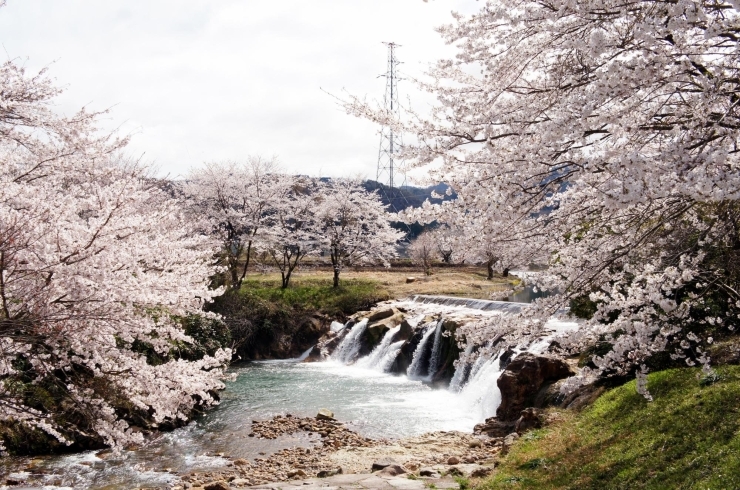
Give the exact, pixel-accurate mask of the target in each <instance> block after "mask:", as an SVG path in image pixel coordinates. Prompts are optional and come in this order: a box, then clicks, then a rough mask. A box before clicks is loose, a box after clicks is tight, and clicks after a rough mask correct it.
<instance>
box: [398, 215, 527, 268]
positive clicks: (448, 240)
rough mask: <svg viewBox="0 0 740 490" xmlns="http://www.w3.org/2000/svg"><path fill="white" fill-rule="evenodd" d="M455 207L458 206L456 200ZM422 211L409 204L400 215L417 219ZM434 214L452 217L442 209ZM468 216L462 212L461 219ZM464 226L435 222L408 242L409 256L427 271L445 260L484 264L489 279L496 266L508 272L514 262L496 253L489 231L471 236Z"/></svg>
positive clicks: (449, 262)
mask: <svg viewBox="0 0 740 490" xmlns="http://www.w3.org/2000/svg"><path fill="white" fill-rule="evenodd" d="M452 206H454V205H452V204H448V205H446V208H445V209H451V207H452ZM456 209H461V206H460V205H459V203H458V205H457V206H456ZM421 214H422V213H418V212H415V211H414V210H413V208H412V209H408V210H406V211H405V212H404V213H402V214H401V216H402V217H403V219H406V220H407V221H409V222H417V221H416V220H417V219H422V220H424V219H425V218H423V217H421V218H419V217H417V216H419V215H421ZM437 216H439V217H443V218H444V219H454V217H452V216H449V215H446V216H443V215H442V214H441V213H440V214H437ZM458 219H459V217H458ZM471 220H472V217H471V216H465V220H464V221H463V223H466V224H467V223H469V222H470V221H471ZM466 228H467V226H460V224H459V222H456V221H451V222H450V223H449V224H448V223H445V224H442V225H437V226H436V227H435V228H433V229H431V230H428V231H425V232H423V233H421V234H420V235H419V236H418V237H417V238H416V239H415V240H413V241H412V242H411V243H410V245H409V248H408V251H409V256H410V257H411V259H412V260H413V261H414V262H416V263H417V264H419V265H421V266H422V268H423V269H424V273H425V274H427V275H429V274H431V268H432V264H434V262H437V261H441V262H443V263H445V264H466V263H467V264H483V265H485V267H486V272H487V279H488V280H489V281H490V280H491V279H493V276H494V272H495V270H496V269H498V270H500V271H501V273H502V275H503V276H507V275H508V271H509V268H510V267H511V266H512V265H514V264H510V263H506V262H504V261H503V257H501V256H500V255H499V252H498V247H497V246H496V244H495V241H494V240H492V239H491V237H490V234H491V233H492V231H488V230H486V229H485V228H484V229H482V230H481V232H480V233H478V234H476V235H474V236H470V235H467V234H466V233H465V232H467V231H469V230H468V229H466ZM525 265H526V264H525Z"/></svg>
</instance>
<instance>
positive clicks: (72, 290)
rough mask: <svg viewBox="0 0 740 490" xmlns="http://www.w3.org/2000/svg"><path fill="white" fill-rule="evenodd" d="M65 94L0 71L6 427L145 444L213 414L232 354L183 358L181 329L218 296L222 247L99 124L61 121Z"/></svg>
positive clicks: (41, 81)
mask: <svg viewBox="0 0 740 490" xmlns="http://www.w3.org/2000/svg"><path fill="white" fill-rule="evenodd" d="M58 93H59V91H58V89H56V88H55V87H54V86H53V85H52V83H51V81H50V80H49V78H48V77H47V76H46V74H45V73H44V72H41V73H39V74H38V75H35V76H29V75H28V74H26V73H25V70H24V68H22V67H21V66H19V65H18V64H17V63H15V62H13V61H9V62H6V63H4V64H3V65H2V67H0V161H1V162H2V164H0V380H1V381H2V382H1V383H0V420H1V421H2V422H3V424H4V425H6V426H8V425H12V424H19V425H22V426H25V427H28V428H31V429H33V430H42V431H45V432H46V433H48V434H50V435H53V436H54V437H56V438H57V439H58V440H59V441H60V442H62V443H65V444H70V443H71V442H72V441H73V440H74V439H77V440H78V441H79V439H80V438H84V437H87V438H90V439H93V440H95V441H98V442H103V443H105V444H109V445H116V446H120V445H123V444H128V443H132V442H138V441H141V440H142V439H141V434H140V433H139V432H136V431H134V430H133V428H132V427H131V426H130V424H131V422H132V420H149V421H150V422H151V423H153V424H177V423H180V422H182V421H184V420H187V418H188V417H189V416H190V414H191V412H192V411H193V410H195V409H197V408H199V407H201V408H202V407H207V406H209V405H212V404H214V403H216V398H215V395H214V390H218V389H220V388H222V387H223V384H222V379H223V378H224V371H223V367H224V365H225V363H227V362H228V360H229V359H230V352H229V351H228V350H218V351H216V352H215V353H213V355H205V356H202V357H200V358H199V359H197V360H191V361H187V360H185V359H182V358H179V356H177V355H176V354H177V349H178V348H181V347H183V346H187V345H188V344H190V343H191V342H192V339H191V338H190V337H189V336H187V335H186V334H185V333H184V331H183V328H182V326H181V324H180V322H179V321H178V318H184V317H187V316H189V315H194V314H196V315H197V314H199V313H200V311H201V306H202V305H203V303H204V302H206V301H209V300H210V299H211V298H212V297H214V295H217V294H220V291H212V290H209V289H208V277H209V275H211V274H213V273H214V269H213V267H212V266H210V265H209V261H210V258H211V257H212V255H213V253H214V247H213V244H212V242H211V241H210V239H209V238H208V237H205V236H203V235H201V234H199V233H197V232H196V231H195V230H193V229H192V227H191V226H190V225H189V223H188V222H187V221H186V220H185V219H184V217H183V214H182V212H181V209H180V207H179V205H178V203H177V202H176V201H175V200H173V199H172V198H171V197H170V196H169V195H168V194H167V193H165V192H164V191H163V190H161V189H160V186H159V184H158V182H157V181H156V180H155V179H151V178H150V177H149V175H148V174H147V172H146V169H145V168H143V167H142V166H140V165H138V164H135V163H126V162H125V161H120V160H119V159H118V158H117V157H116V155H117V154H118V153H119V152H120V151H121V149H122V148H123V147H124V146H125V144H126V140H125V139H116V138H115V137H112V136H109V135H100V134H99V133H98V132H97V130H96V126H95V121H96V116H97V115H96V114H93V113H89V112H86V111H84V110H83V111H80V112H79V113H77V114H75V115H73V116H72V117H62V116H58V115H56V114H55V113H54V112H53V111H52V110H51V108H50V104H51V103H52V100H53V98H54V97H55V96H56V95H57V94H58ZM145 351H150V352H152V353H153V354H155V355H156V357H157V359H158V362H156V363H154V362H150V361H149V359H148V357H147V355H146V353H145ZM44 392H45V393H49V394H52V395H51V396H50V397H49V398H43V397H42V398H39V397H38V396H37V395H39V394H40V393H44ZM39 400H47V401H43V402H41V401H39ZM83 436H84V437H83Z"/></svg>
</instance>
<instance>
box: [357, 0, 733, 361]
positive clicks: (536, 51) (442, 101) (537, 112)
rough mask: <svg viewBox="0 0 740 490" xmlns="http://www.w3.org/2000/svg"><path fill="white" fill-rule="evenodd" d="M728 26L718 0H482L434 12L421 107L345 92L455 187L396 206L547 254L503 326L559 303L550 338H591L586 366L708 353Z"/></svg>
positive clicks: (725, 234)
mask: <svg viewBox="0 0 740 490" xmlns="http://www.w3.org/2000/svg"><path fill="white" fill-rule="evenodd" d="M739 31H740V15H739V14H738V10H737V4H736V3H735V2H726V1H723V0H712V1H708V2H697V1H693V0H671V1H646V0H628V1H621V0H620V1H617V0H553V1H545V2H541V1H534V0H496V1H488V2H486V3H485V5H484V6H483V7H482V8H481V10H480V11H479V12H478V13H477V14H475V15H472V16H470V17H462V16H460V17H457V18H456V20H455V23H454V24H452V25H449V26H445V27H443V28H442V29H441V33H442V34H443V36H444V37H445V38H446V40H447V41H448V42H449V43H451V44H454V45H455V46H457V48H458V54H457V56H456V57H455V58H454V59H450V60H443V61H440V62H439V63H438V64H437V65H436V67H435V68H433V70H432V72H431V77H430V80H431V81H430V82H428V83H423V84H422V85H423V87H422V88H424V89H426V90H428V91H431V92H433V93H436V94H437V96H438V99H439V104H438V106H437V107H435V109H434V110H433V111H432V112H431V115H430V116H422V115H415V114H413V113H412V117H411V121H410V122H408V123H405V124H404V123H402V122H400V121H397V120H393V119H392V118H391V115H389V114H388V113H386V112H384V111H379V110H376V109H375V108H373V107H370V106H368V105H367V104H365V103H363V101H362V100H359V99H354V100H350V101H348V103H347V109H348V110H349V111H350V112H353V113H355V114H358V115H361V116H363V117H369V118H371V119H373V120H375V121H377V122H380V123H383V124H392V125H395V127H397V128H399V129H404V130H406V131H407V132H409V133H410V134H414V135H418V144H416V145H413V146H410V147H408V148H407V152H406V156H407V157H408V159H409V161H410V162H411V163H412V164H413V165H416V166H418V167H426V166H431V167H430V168H431V170H430V171H431V172H432V173H433V174H434V175H437V176H438V178H440V179H444V180H445V181H446V182H449V183H450V184H451V185H452V186H453V187H454V188H455V190H456V191H457V192H458V200H457V201H455V202H450V203H444V204H442V205H437V206H431V205H429V206H425V207H423V208H421V209H418V210H414V211H413V213H412V217H413V218H416V219H419V220H421V221H426V222H431V221H434V220H436V221H439V222H443V223H448V224H454V226H455V227H456V228H457V229H458V232H459V233H461V234H464V235H465V236H466V237H468V238H470V239H478V238H480V239H481V240H482V242H484V243H486V244H487V245H486V246H488V247H490V248H491V249H492V250H495V254H494V255H493V256H494V257H495V258H496V260H499V261H501V262H502V263H504V264H526V263H531V262H536V263H543V264H549V269H548V270H547V272H545V273H543V274H541V275H539V276H538V277H537V279H536V281H537V282H538V283H539V286H540V287H542V288H545V289H549V290H551V291H558V292H559V293H558V294H556V295H554V296H551V297H550V298H548V299H543V300H540V302H539V304H538V305H537V306H536V307H535V310H533V311H529V312H528V313H527V315H532V314H536V316H535V317H531V316H528V317H527V318H526V319H521V318H520V319H516V320H513V321H512V323H511V325H509V326H507V327H506V328H510V329H511V331H512V332H525V331H526V332H535V331H536V326H537V325H542V323H543V320H544V319H545V318H546V317H547V316H548V315H550V314H551V313H553V312H554V311H557V310H558V309H559V308H562V307H563V306H572V307H573V311H577V312H578V313H579V314H581V315H582V316H583V317H584V318H586V324H585V326H584V328H583V329H582V330H581V334H579V335H577V336H576V335H573V336H570V337H569V338H567V339H562V342H561V345H563V346H567V347H570V348H573V349H579V348H582V347H583V346H584V345H586V344H588V343H593V342H597V341H602V342H605V343H606V344H605V345H608V346H609V349H608V353H606V354H604V355H602V356H596V357H594V359H593V361H594V363H595V365H596V366H597V368H598V370H599V371H600V372H602V373H617V374H619V373H626V372H634V370H635V369H636V367H639V366H641V365H642V364H643V363H646V362H648V361H649V360H650V359H651V358H653V356H654V355H655V354H656V353H661V352H666V353H667V354H670V355H671V356H672V357H673V358H674V359H685V360H686V362H687V363H689V364H694V363H696V362H701V363H703V364H705V365H708V362H709V358H708V356H707V355H706V350H707V345H708V343H710V342H712V339H713V338H715V337H717V336H719V335H722V334H723V333H729V332H732V331H734V330H735V329H736V328H737V327H738V326H739V324H740V268H739V266H738V264H740V255H739V254H740V204H739V201H738V199H739V198H740V160H739V159H738V136H739V135H740V106H739V104H738V100H740V81H739V80H740V78H739V75H740V44H739V43H740V38H739V37H738V32H739ZM403 126H405V127H403ZM402 127H403V128H402ZM522 327H523V328H522ZM492 328H494V327H487V328H484V327H483V326H480V327H478V328H477V329H476V330H474V331H470V332H468V333H467V334H466V335H467V336H468V337H469V338H475V337H478V338H480V339H481V340H483V339H485V338H488V337H490V335H492V334H493V332H492V330H491V329H492ZM644 370H645V369H644V368H643V367H639V369H637V371H638V373H644ZM640 375H642V374H640Z"/></svg>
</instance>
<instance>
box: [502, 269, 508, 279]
mask: <svg viewBox="0 0 740 490" xmlns="http://www.w3.org/2000/svg"><path fill="white" fill-rule="evenodd" d="M501 275H502V276H504V277H509V268H508V267H507V268H505V269H504V272H503V273H502V274H501Z"/></svg>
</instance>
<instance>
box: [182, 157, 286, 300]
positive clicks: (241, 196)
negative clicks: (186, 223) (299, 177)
mask: <svg viewBox="0 0 740 490" xmlns="http://www.w3.org/2000/svg"><path fill="white" fill-rule="evenodd" d="M291 184H292V178H290V177H288V176H286V175H284V174H282V173H281V171H280V167H279V165H278V163H277V160H276V159H275V158H272V159H264V158H261V157H250V158H248V159H247V160H246V161H245V162H240V163H238V162H225V163H206V164H205V165H203V166H202V167H199V168H196V169H194V170H193V171H192V172H191V173H190V175H189V176H188V179H187V182H185V183H184V185H183V191H184V193H185V195H186V196H187V199H188V201H189V205H190V207H191V209H192V218H193V219H194V220H196V221H198V222H200V223H201V226H202V228H203V229H204V230H207V231H208V232H209V233H213V234H214V235H215V236H216V237H218V239H219V240H220V241H221V243H222V244H223V250H222V253H223V256H224V262H225V266H226V268H227V270H228V276H229V278H230V281H231V287H232V288H233V289H236V290H238V289H240V288H241V285H242V283H243V282H244V279H245V277H246V275H247V271H248V269H249V264H250V260H251V257H252V255H253V252H254V251H255V249H256V248H257V247H258V244H259V241H260V239H261V234H262V232H264V231H265V226H266V223H267V222H268V220H269V219H271V218H270V215H271V213H273V212H274V210H275V208H276V206H278V205H279V204H280V203H282V202H283V201H284V200H285V199H287V195H288V193H289V191H290V187H291Z"/></svg>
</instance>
